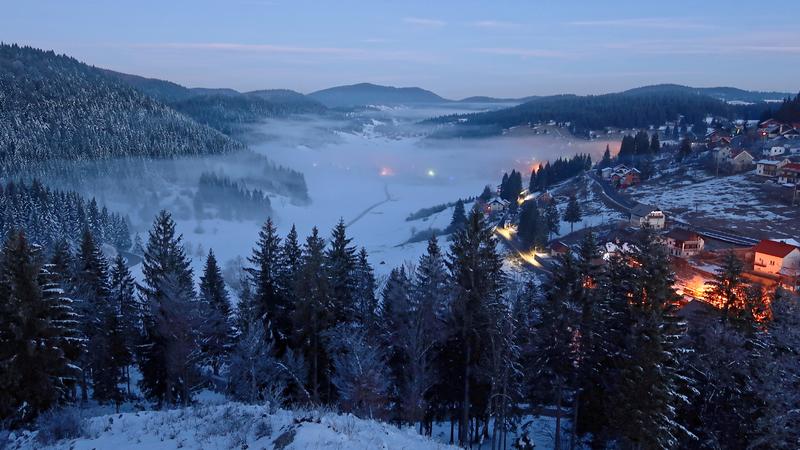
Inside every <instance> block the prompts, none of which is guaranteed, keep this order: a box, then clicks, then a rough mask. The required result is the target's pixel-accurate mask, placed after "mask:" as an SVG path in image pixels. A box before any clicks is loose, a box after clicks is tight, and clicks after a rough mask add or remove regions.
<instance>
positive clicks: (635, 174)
mask: <svg viewBox="0 0 800 450" xmlns="http://www.w3.org/2000/svg"><path fill="white" fill-rule="evenodd" d="M641 174H642V173H641V172H639V170H638V169H635V168H629V167H627V166H625V165H623V164H620V165H618V166H616V167H614V169H613V170H612V171H611V174H610V175H609V178H608V180H610V181H611V184H613V185H614V186H617V187H622V188H625V187H629V186H634V185H637V184H639V183H640V182H641Z"/></svg>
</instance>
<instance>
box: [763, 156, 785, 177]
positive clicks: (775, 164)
mask: <svg viewBox="0 0 800 450" xmlns="http://www.w3.org/2000/svg"><path fill="white" fill-rule="evenodd" d="M786 164H789V160H788V159H784V160H783V161H776V160H773V159H762V160H760V161H757V162H756V175H761V176H762V177H771V178H774V177H777V176H778V169H780V168H781V167H783V166H784V165H786Z"/></svg>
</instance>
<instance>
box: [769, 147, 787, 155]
mask: <svg viewBox="0 0 800 450" xmlns="http://www.w3.org/2000/svg"><path fill="white" fill-rule="evenodd" d="M784 153H786V147H783V146H778V145H775V146H772V147H770V149H769V150H765V151H764V155H765V156H780V155H782V154H784Z"/></svg>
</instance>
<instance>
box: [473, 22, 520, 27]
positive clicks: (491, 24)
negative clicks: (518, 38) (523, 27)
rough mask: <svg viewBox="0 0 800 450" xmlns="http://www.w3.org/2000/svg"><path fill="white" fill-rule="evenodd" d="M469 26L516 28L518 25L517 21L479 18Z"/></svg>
mask: <svg viewBox="0 0 800 450" xmlns="http://www.w3.org/2000/svg"><path fill="white" fill-rule="evenodd" d="M470 25H471V26H473V27H476V28H486V29H492V28H517V27H519V24H518V23H514V22H505V21H502V20H479V21H477V22H472V23H470Z"/></svg>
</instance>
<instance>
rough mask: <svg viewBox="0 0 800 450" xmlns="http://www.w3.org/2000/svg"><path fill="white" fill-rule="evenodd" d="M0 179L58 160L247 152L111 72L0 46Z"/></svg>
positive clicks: (51, 54)
mask: <svg viewBox="0 0 800 450" xmlns="http://www.w3.org/2000/svg"><path fill="white" fill-rule="evenodd" d="M0 104H2V105H3V107H2V109H0V173H8V172H12V171H15V170H20V169H26V168H28V167H31V166H35V165H36V164H37V163H40V162H43V161H52V160H91V159H109V158H116V157H128V156H134V157H138V156H148V157H158V158H164V157H174V156H180V155H201V154H213V153H222V152H226V151H229V150H234V149H239V148H242V145H241V144H240V143H238V142H236V141H234V140H231V139H229V138H227V137H226V136H225V135H223V134H222V133H219V132H218V131H216V130H213V129H211V128H209V127H206V126H203V125H200V124H198V123H196V122H195V121H193V120H191V119H190V118H188V117H186V116H184V115H182V114H180V113H178V112H176V111H174V110H173V109H171V108H169V107H167V106H165V105H163V104H161V103H159V102H158V101H156V100H154V99H152V98H150V97H147V96H145V95H143V94H142V93H140V92H138V91H136V90H135V89H133V88H131V87H130V86H128V85H126V84H124V83H123V82H121V81H120V80H118V79H116V78H114V77H110V76H109V75H108V74H107V73H106V72H105V71H102V70H100V69H97V68H94V67H91V66H88V65H86V64H83V63H81V62H79V61H77V60H76V59H74V58H70V57H68V56H64V55H56V54H55V53H54V52H52V51H42V50H38V49H34V48H31V47H20V46H17V45H5V44H0Z"/></svg>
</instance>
